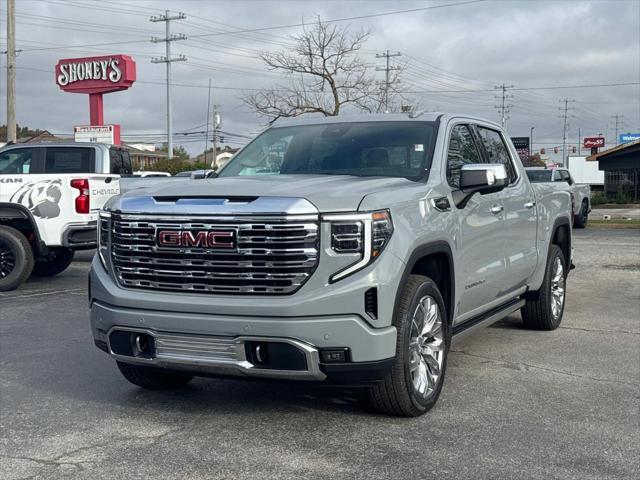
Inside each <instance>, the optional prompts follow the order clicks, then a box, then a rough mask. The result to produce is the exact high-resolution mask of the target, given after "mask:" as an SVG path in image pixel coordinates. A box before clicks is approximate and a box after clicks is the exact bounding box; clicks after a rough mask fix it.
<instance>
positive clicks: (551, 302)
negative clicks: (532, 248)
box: [521, 245, 567, 330]
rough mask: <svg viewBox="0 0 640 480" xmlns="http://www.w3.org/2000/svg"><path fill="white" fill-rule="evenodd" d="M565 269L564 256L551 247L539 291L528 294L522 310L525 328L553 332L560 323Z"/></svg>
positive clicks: (563, 298) (565, 277) (559, 250)
mask: <svg viewBox="0 0 640 480" xmlns="http://www.w3.org/2000/svg"><path fill="white" fill-rule="evenodd" d="M566 280H567V267H566V263H565V258H564V254H563V253H562V250H561V249H560V247H558V246H557V245H551V249H550V251H549V257H548V258H547V266H546V270H545V273H544V281H543V282H542V286H541V287H540V290H538V291H537V292H533V293H532V294H530V296H529V298H527V300H526V304H525V306H524V307H523V308H522V310H521V313H522V320H523V321H524V325H525V326H526V327H527V328H532V329H535V330H555V329H556V328H558V326H559V325H560V322H561V321H562V314H563V313H564V301H565V294H566Z"/></svg>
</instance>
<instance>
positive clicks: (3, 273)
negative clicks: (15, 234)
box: [0, 239, 16, 278]
mask: <svg viewBox="0 0 640 480" xmlns="http://www.w3.org/2000/svg"><path fill="white" fill-rule="evenodd" d="M15 267H16V255H15V253H13V250H12V249H11V246H10V245H9V244H8V243H6V242H4V241H3V240H1V239H0V278H5V277H8V276H9V275H10V274H11V272H13V270H14V268H15Z"/></svg>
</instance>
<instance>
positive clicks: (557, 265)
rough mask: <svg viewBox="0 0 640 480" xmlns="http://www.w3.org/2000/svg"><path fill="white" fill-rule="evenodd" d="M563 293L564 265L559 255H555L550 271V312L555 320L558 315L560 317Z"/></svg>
mask: <svg viewBox="0 0 640 480" xmlns="http://www.w3.org/2000/svg"><path fill="white" fill-rule="evenodd" d="M564 294H565V278H564V267H563V266H562V260H560V257H556V259H555V260H554V261H553V270H552V271H551V314H552V315H553V318H554V319H555V320H557V319H558V317H560V313H562V307H563V305H564Z"/></svg>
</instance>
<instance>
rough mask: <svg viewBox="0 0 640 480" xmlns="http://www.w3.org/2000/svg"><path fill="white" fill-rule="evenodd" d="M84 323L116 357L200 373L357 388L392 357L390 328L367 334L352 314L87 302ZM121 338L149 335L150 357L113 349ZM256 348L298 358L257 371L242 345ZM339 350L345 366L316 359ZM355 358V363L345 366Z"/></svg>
mask: <svg viewBox="0 0 640 480" xmlns="http://www.w3.org/2000/svg"><path fill="white" fill-rule="evenodd" d="M91 326H92V330H93V335H94V341H95V343H96V345H97V346H98V347H99V348H101V349H102V350H104V351H106V352H107V353H109V354H110V355H111V356H112V357H113V358H114V359H115V360H118V361H121V362H126V363H134V364H139V365H147V366H155V367H158V368H165V369H169V370H182V371H189V372H191V373H193V374H196V375H204V376H209V375H213V376H247V377H267V378H276V379H277V378H279V379H287V380H311V381H329V382H330V383H349V384H360V383H369V382H373V381H377V380H381V379H382V378H384V377H385V376H386V374H387V373H388V371H389V369H390V368H391V362H392V360H393V357H394V355H395V339H396V330H395V327H387V328H383V329H373V328H371V327H369V326H368V325H366V324H365V323H364V322H362V320H359V319H358V318H355V317H352V316H343V317H335V316H332V317H326V318H322V317H319V318H318V317H311V318H298V319H280V318H249V317H242V318H228V317H221V316H219V315H203V314H190V313H183V314H179V315H176V314H175V313H165V312H158V311H150V310H137V309H129V308H126V309H122V308H118V307H114V306H111V305H105V304H103V303H100V302H99V301H93V302H92V304H91ZM177 329H179V331H178V332H176V330H177ZM195 332H197V333H195ZM123 333H127V334H131V335H132V337H131V339H132V340H131V342H130V343H131V344H132V345H133V344H134V343H135V340H134V339H135V335H137V334H143V335H148V338H151V339H152V341H151V342H152V343H153V345H154V347H153V349H152V350H151V352H150V354H149V355H137V354H135V353H134V352H133V351H131V352H129V351H128V352H126V354H123V352H122V350H121V349H120V350H119V347H114V338H115V337H114V334H118V335H122V334H123ZM258 343H260V344H268V345H276V344H277V345H283V344H284V345H287V346H289V347H290V348H291V349H292V351H295V352H299V355H301V356H303V358H304V361H303V362H302V365H299V366H298V367H292V368H272V367H265V368H263V367H261V366H260V365H257V364H256V362H255V361H254V360H253V358H252V356H251V355H250V354H249V352H248V348H247V347H248V346H249V345H254V344H258ZM340 350H344V351H345V352H347V354H346V355H345V361H344V362H341V363H327V362H323V355H322V354H323V352H327V351H340ZM354 358H355V359H358V360H359V361H351V360H353V359H354Z"/></svg>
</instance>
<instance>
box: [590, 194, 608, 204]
mask: <svg viewBox="0 0 640 480" xmlns="http://www.w3.org/2000/svg"><path fill="white" fill-rule="evenodd" d="M605 203H607V197H606V195H605V194H604V193H602V192H593V193H592V194H591V205H603V204H605Z"/></svg>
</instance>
